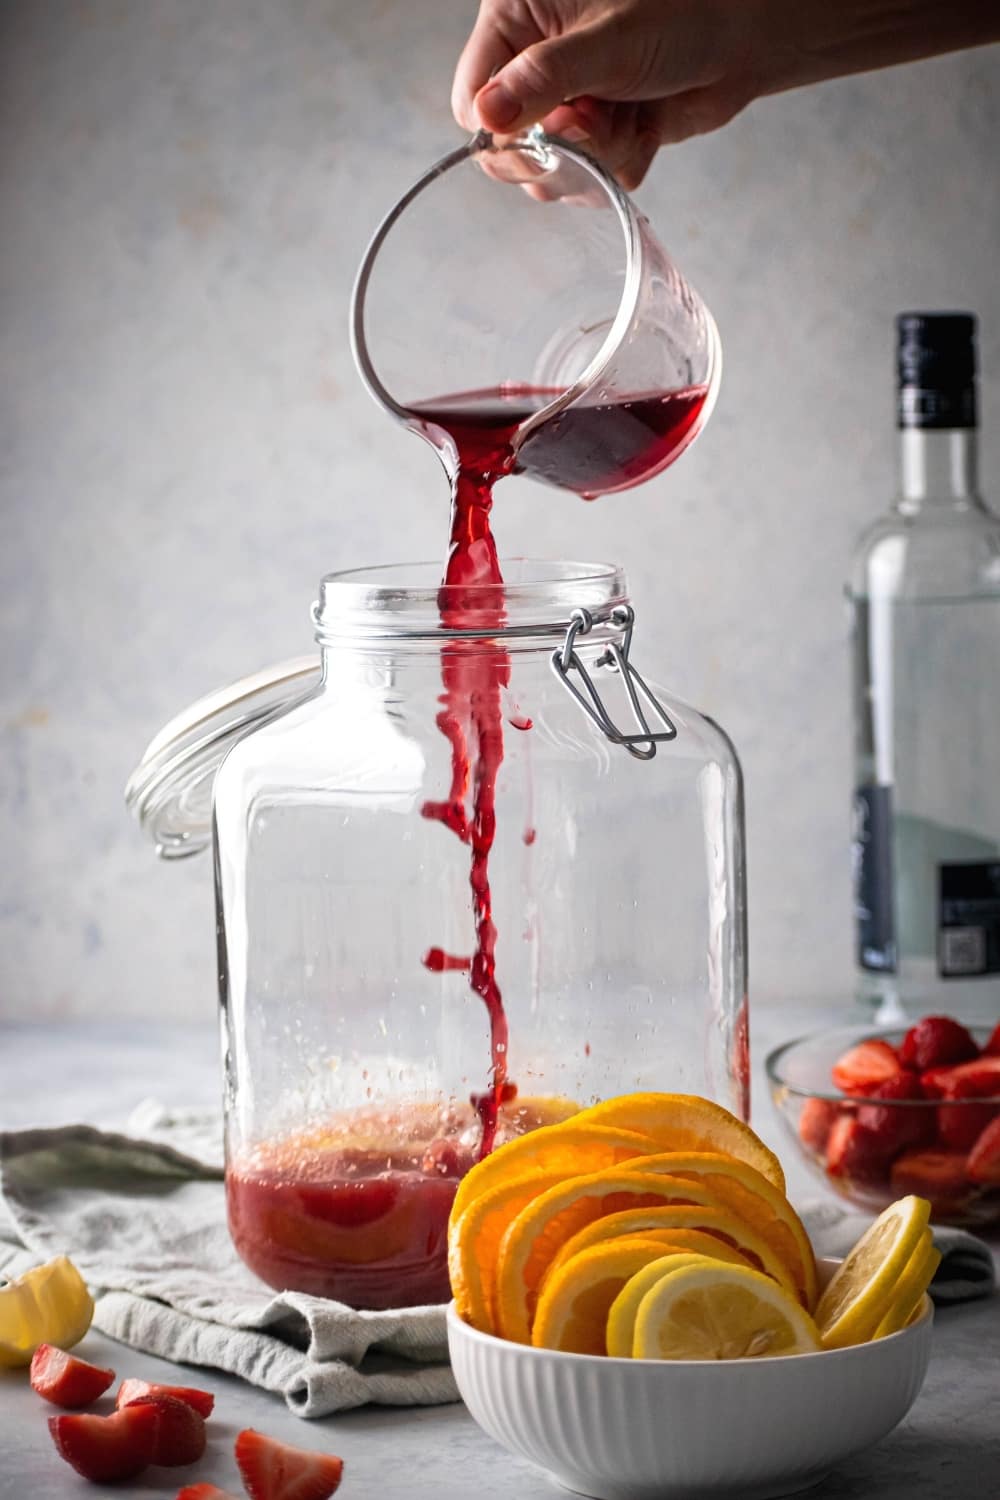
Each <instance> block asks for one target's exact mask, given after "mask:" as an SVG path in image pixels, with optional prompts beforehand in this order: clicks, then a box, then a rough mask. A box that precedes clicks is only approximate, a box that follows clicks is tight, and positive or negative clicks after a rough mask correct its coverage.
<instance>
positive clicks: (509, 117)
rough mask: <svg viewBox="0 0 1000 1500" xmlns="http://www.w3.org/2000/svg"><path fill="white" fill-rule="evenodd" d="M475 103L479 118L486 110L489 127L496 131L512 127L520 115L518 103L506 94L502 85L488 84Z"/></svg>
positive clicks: (511, 95)
mask: <svg viewBox="0 0 1000 1500" xmlns="http://www.w3.org/2000/svg"><path fill="white" fill-rule="evenodd" d="M477 102H478V104H479V113H480V116H481V115H482V113H483V110H484V109H486V110H488V111H489V117H490V125H491V126H492V127H494V128H496V129H498V130H503V129H505V128H506V126H508V125H513V123H514V121H515V120H516V119H517V117H518V115H519V114H520V113H521V105H520V103H519V101H518V100H517V99H515V98H514V96H513V94H510V93H508V92H507V90H506V89H505V88H504V86H503V84H502V83H488V84H487V85H486V87H485V88H484V89H483V91H482V93H481V94H480V95H479V99H478V101H477Z"/></svg>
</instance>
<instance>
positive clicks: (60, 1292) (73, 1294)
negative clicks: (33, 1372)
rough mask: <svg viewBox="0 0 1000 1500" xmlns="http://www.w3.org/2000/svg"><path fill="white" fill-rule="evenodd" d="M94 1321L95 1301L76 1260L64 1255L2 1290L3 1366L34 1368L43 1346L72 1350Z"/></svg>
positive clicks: (0, 1347) (0, 1330) (0, 1348)
mask: <svg viewBox="0 0 1000 1500" xmlns="http://www.w3.org/2000/svg"><path fill="white" fill-rule="evenodd" d="M93 1316H94V1299H93V1298H92V1297H91V1295H90V1293H89V1292H88V1290H87V1284H86V1282H85V1281H84V1279H83V1277H82V1276H81V1275H80V1273H79V1271H78V1270H77V1269H76V1266H74V1264H73V1262H72V1261H71V1260H68V1259H67V1257H66V1256H65V1255H59V1256H57V1257H56V1259H55V1260H50V1261H46V1263H45V1265H43V1266H33V1267H32V1269H31V1270H30V1271H25V1273H24V1275H23V1276H19V1277H18V1278H17V1279H16V1280H15V1281H11V1282H8V1283H6V1284H4V1285H0V1365H6V1366H13V1365H26V1364H30V1362H31V1356H32V1355H33V1354H34V1352H35V1350H36V1349H37V1348H38V1346H39V1344H55V1345H56V1346H57V1347H58V1348H60V1349H69V1348H71V1347H72V1346H73V1345H74V1344H78V1343H79V1342H80V1340H81V1339H82V1338H83V1336H84V1334H85V1333H86V1332H87V1329H88V1328H89V1327H90V1323H91V1319H92V1318H93Z"/></svg>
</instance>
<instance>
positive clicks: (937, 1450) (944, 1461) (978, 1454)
mask: <svg viewBox="0 0 1000 1500" xmlns="http://www.w3.org/2000/svg"><path fill="white" fill-rule="evenodd" d="M996 1494H1000V1437H995V1438H994V1437H983V1436H982V1435H976V1436H971V1435H970V1436H969V1437H966V1438H965V1439H962V1438H957V1437H956V1436H955V1434H954V1432H953V1431H951V1432H948V1431H940V1432H931V1431H928V1430H927V1428H926V1426H924V1427H922V1428H921V1429H920V1430H919V1431H917V1430H912V1431H907V1430H906V1429H905V1428H903V1429H901V1430H897V1431H896V1432H895V1433H891V1434H890V1435H889V1437H887V1438H884V1439H883V1441H882V1442H881V1443H879V1444H878V1445H877V1447H875V1448H872V1449H870V1450H869V1452H867V1453H862V1454H859V1455H858V1457H857V1458H853V1459H850V1460H849V1461H848V1462H847V1463H844V1464H842V1465H840V1466H839V1467H838V1468H836V1469H834V1470H833V1472H832V1473H831V1474H830V1475H829V1476H828V1478H826V1479H825V1480H824V1481H823V1483H822V1484H818V1485H817V1486H816V1488H815V1489H813V1490H810V1491H809V1495H810V1497H811V1500H872V1497H873V1496H876V1495H877V1496H878V1500H913V1497H914V1496H915V1495H927V1496H933V1497H934V1500H966V1497H970V1496H975V1495H982V1496H984V1497H985V1496H986V1495H996Z"/></svg>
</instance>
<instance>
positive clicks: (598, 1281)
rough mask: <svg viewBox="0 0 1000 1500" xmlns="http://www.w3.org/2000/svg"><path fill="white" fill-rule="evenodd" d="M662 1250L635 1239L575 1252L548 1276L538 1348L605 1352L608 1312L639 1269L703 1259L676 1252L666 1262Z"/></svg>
mask: <svg viewBox="0 0 1000 1500" xmlns="http://www.w3.org/2000/svg"><path fill="white" fill-rule="evenodd" d="M663 1251H664V1246H663V1245H660V1244H658V1243H657V1241H656V1240H642V1239H639V1238H634V1239H624V1240H616V1241H614V1242H613V1243H611V1244H607V1245H591V1247H590V1249H589V1250H584V1251H582V1252H581V1253H580V1254H579V1255H574V1256H573V1258H572V1259H571V1260H568V1261H567V1262H566V1264H565V1265H564V1266H562V1267H561V1268H560V1270H559V1271H557V1272H556V1274H555V1275H554V1276H552V1277H550V1278H549V1280H548V1282H547V1283H546V1286H545V1289H544V1291H543V1292H542V1294H541V1296H540V1297H539V1299H538V1311H537V1312H536V1313H535V1322H534V1326H533V1327H532V1330H531V1342H532V1343H533V1344H534V1345H535V1347H536V1349H560V1350H562V1351H563V1352H564V1353H567V1354H607V1353H608V1346H607V1340H606V1329H607V1323H608V1313H609V1311H610V1308H611V1305H612V1303H613V1302H614V1300H615V1298H616V1297H617V1296H618V1294H619V1293H620V1292H621V1290H622V1288H623V1287H624V1286H625V1285H626V1284H628V1285H631V1284H632V1281H633V1280H634V1279H635V1275H636V1272H637V1271H639V1272H641V1271H642V1270H643V1268H644V1267H647V1266H648V1265H649V1264H650V1262H653V1263H655V1264H656V1265H658V1266H664V1265H666V1264H669V1265H675V1264H676V1265H680V1264H682V1263H685V1262H688V1261H697V1260H700V1259H701V1257H700V1256H694V1255H691V1254H689V1253H687V1252H685V1251H683V1250H678V1251H677V1252H676V1254H675V1255H673V1256H670V1257H668V1258H667V1260H666V1261H665V1260H664V1254H663ZM661 1274H662V1272H661ZM629 1353H631V1349H630V1350H629Z"/></svg>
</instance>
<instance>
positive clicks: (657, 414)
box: [352, 129, 722, 498]
mask: <svg viewBox="0 0 1000 1500" xmlns="http://www.w3.org/2000/svg"><path fill="white" fill-rule="evenodd" d="M539 199H542V200H544V201H539ZM352 337H353V344H354V353H355V358H356V360H357V363H358V368H359V370H360V372H361V375H362V377H363V379H364V381H365V383H366V384H367V386H368V389H369V390H370V391H371V393H372V395H373V396H374V397H375V399H376V400H377V401H379V402H380V403H381V404H382V405H383V406H384V407H385V408H386V410H387V411H389V412H390V413H391V414H392V415H393V416H395V417H396V418H397V419H398V420H399V421H400V422H402V423H403V424H404V425H405V426H407V427H408V428H409V429H410V430H411V431H414V432H417V433H419V434H420V435H421V436H422V437H424V438H425V439H426V440H427V441H428V442H430V443H431V444H432V445H433V446H434V447H435V448H436V449H437V451H438V452H439V454H440V455H441V457H442V460H443V462H444V464H445V467H446V468H447V469H448V471H449V474H451V475H452V476H454V472H455V468H456V465H457V462H458V456H457V449H456V436H457V438H458V441H459V442H460V443H461V444H462V446H463V449H464V450H465V452H466V453H467V452H468V450H469V447H470V444H471V445H473V446H474V445H475V443H476V442H477V441H481V442H482V444H483V446H484V448H486V447H488V446H489V444H490V442H491V441H495V439H496V436H497V434H498V433H499V434H501V435H502V437H503V440H504V441H506V442H509V444H510V446H511V449H512V463H511V465H510V467H509V468H508V469H507V471H506V472H515V473H524V474H527V475H530V476H531V477H532V478H535V479H540V480H543V481H544V482H546V483H548V484H552V485H557V486H559V487H560V488H563V489H569V490H575V491H577V492H578V493H579V494H582V495H584V496H585V497H587V498H592V497H594V496H597V495H602V494H611V493H614V492H615V491H618V490H625V489H629V488H631V487H632V486H633V485H636V484H639V483H641V482H642V481H644V480H646V479H650V478H652V477H653V476H654V475H655V474H658V473H659V472H660V471H661V470H663V469H665V468H666V467H667V466H668V464H670V463H672V462H673V461H674V459H675V458H677V457H678V456H679V454H680V453H682V452H683V451H684V449H685V448H686V447H688V445H689V444H690V443H691V442H693V440H694V439H695V437H697V435H698V433H699V432H700V431H701V429H702V428H703V427H704V425H705V423H706V421H707V420H708V417H709V414H710V412H711V410H712V407H713V405H714V404H715V399H716V394H717V391H718V386H719V379H720V374H721V367H722V362H721V347H720V343H719V336H718V333H717V330H716V327H715V323H714V321H713V319H712V316H711V314H710V312H709V311H708V309H707V308H706V306H705V304H704V303H703V302H702V300H701V298H700V297H699V296H698V294H697V292H695V291H694V289H693V288H692V287H691V286H690V285H689V284H688V282H687V281H685V279H684V277H683V276H682V275H681V273H680V272H679V271H678V269H677V267H676V266H675V265H674V264H673V262H672V260H671V259H670V257H669V255H668V254H667V252H666V251H665V250H664V249H663V247H662V246H661V245H660V244H659V243H658V242H657V240H656V238H655V236H654V235H653V232H652V230H651V228H650V226H649V224H648V222H647V221H646V220H645V219H644V218H643V217H642V215H641V214H640V213H639V212H638V210H637V208H636V206H635V204H634V203H633V202H632V201H631V199H630V198H629V197H628V195H627V194H626V193H625V192H623V190H622V189H621V188H620V187H619V186H618V184H617V183H616V182H615V181H614V180H613V179H612V178H611V177H609V176H608V175H607V174H606V173H605V172H604V171H603V169H602V168H601V167H600V166H598V165H597V163H596V162H594V161H593V160H591V158H590V157H588V156H587V155H586V154H585V153H583V152H581V151H579V150H577V149H576V148H575V147H573V146H570V145H569V144H567V143H566V142H565V141H562V140H558V139H555V138H552V137H548V136H546V135H544V134H543V133H542V132H541V131H540V130H537V129H536V130H533V131H530V132H528V133H527V134H526V135H521V136H517V137H515V138H513V139H503V140H501V139H497V138H494V137H493V136H490V135H489V134H487V133H486V132H480V133H479V134H478V135H477V136H475V137H474V138H473V139H472V140H471V141H470V142H469V143H468V144H467V145H465V146H463V147H462V148H461V149H459V150H457V151H454V152H452V153H451V154H450V155H448V156H446V157H444V158H443V159H442V160H441V161H439V162H438V163H436V165H435V166H433V167H432V168H431V169H430V171H428V172H427V173H425V174H424V176H423V177H421V178H420V180H419V181H418V182H416V183H415V184H414V185H413V186H412V187H411V188H410V189H409V190H408V192H406V193H405V194H404V195H403V196H402V198H401V199H400V200H399V202H398V203H397V204H396V205H395V207H394V208H393V209H392V210H391V211H390V212H389V213H388V214H387V216H386V218H385V219H384V220H383V222H382V224H381V225H380V226H379V228H378V230H377V231H376V233H375V235H374V237H373V239H372V241H371V244H370V245H369V247H368V250H367V252H366V254H365V257H364V260H363V261H362V264H361V267H360V270H359V272H358V277H357V282H356V285H355V290H354V304H353V312H352Z"/></svg>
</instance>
